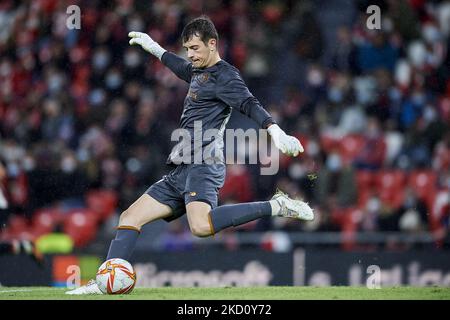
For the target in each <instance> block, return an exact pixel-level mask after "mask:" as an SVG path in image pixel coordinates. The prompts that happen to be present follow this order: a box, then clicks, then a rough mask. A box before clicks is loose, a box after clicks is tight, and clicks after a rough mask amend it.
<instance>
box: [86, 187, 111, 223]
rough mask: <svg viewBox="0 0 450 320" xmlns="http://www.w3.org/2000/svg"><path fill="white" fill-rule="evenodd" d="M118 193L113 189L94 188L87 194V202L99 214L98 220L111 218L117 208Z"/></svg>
mask: <svg viewBox="0 0 450 320" xmlns="http://www.w3.org/2000/svg"><path fill="white" fill-rule="evenodd" d="M117 202H118V197H117V193H116V192H115V191H112V190H92V191H89V192H88V193H87V195H86V204H87V206H88V208H89V209H91V210H92V211H94V212H95V213H96V214H97V217H98V220H99V221H100V222H101V221H104V220H105V219H107V218H109V217H110V216H111V215H112V214H113V213H114V212H115V210H116V208H117Z"/></svg>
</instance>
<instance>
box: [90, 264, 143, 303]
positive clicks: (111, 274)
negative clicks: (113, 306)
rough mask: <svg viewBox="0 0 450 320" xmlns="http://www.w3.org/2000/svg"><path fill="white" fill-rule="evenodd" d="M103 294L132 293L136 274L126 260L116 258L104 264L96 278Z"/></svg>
mask: <svg viewBox="0 0 450 320" xmlns="http://www.w3.org/2000/svg"><path fill="white" fill-rule="evenodd" d="M95 280H96V282H97V286H98V288H99V289H100V291H101V292H103V293H107V294H126V293H130V292H131V291H132V290H133V288H134V285H135V284H136V272H135V271H134V269H133V266H132V265H131V264H130V263H129V262H128V261H126V260H123V259H119V258H114V259H109V260H106V261H105V262H103V264H102V265H101V266H100V268H98V271H97V276H96V278H95Z"/></svg>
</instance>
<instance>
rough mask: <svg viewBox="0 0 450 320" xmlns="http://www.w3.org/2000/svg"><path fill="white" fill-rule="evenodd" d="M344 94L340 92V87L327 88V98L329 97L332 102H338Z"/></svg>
mask: <svg viewBox="0 0 450 320" xmlns="http://www.w3.org/2000/svg"><path fill="white" fill-rule="evenodd" d="M343 96H344V94H343V93H342V90H341V89H338V88H336V87H331V88H330V89H329V90H328V99H330V101H331V102H333V103H340V102H342V100H343V98H344V97H343Z"/></svg>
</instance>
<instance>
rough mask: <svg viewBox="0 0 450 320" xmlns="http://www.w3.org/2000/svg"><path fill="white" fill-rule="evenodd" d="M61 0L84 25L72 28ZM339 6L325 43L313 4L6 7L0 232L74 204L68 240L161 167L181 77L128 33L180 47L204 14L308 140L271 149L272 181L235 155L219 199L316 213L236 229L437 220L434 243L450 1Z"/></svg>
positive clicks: (449, 172)
mask: <svg viewBox="0 0 450 320" xmlns="http://www.w3.org/2000/svg"><path fill="white" fill-rule="evenodd" d="M73 4H76V5H78V6H79V7H80V8H81V28H80V29H69V28H68V27H67V25H66V22H67V18H68V16H69V14H68V13H67V12H66V10H67V8H68V7H69V6H70V5H73ZM347 4H350V6H351V8H352V9H353V10H351V11H350V13H349V14H348V13H347V15H348V18H349V19H348V21H347V23H346V24H343V25H340V26H338V27H337V28H335V29H334V30H333V31H332V32H333V37H332V38H331V39H330V38H329V37H328V38H327V37H326V36H325V35H326V31H327V32H330V30H326V29H325V28H326V26H327V25H326V23H324V22H323V20H324V19H321V17H320V15H321V14H322V13H323V11H322V10H321V4H320V1H319V2H316V1H301V2H297V1H255V2H253V1H248V0H238V1H217V0H211V1H202V0H192V1H177V0H156V1H151V2H148V1H138V0H116V1H110V2H106V1H98V0H91V1H76V0H70V1H67V0H61V1H60V0H34V1H31V0H29V1H14V0H4V1H2V2H1V3H0V162H1V163H2V165H3V167H4V168H3V170H2V169H1V168H0V180H1V183H2V190H3V194H4V196H5V199H6V200H7V203H8V208H6V207H4V208H3V209H2V208H1V207H0V210H1V211H0V212H1V214H0V222H1V223H2V225H1V231H0V234H1V235H0V237H1V238H4V239H7V238H11V237H30V238H34V237H36V236H38V235H40V234H43V233H45V232H50V231H51V230H53V229H54V227H55V224H56V222H55V223H54V221H53V220H52V219H53V217H54V216H53V214H54V213H55V212H56V211H59V212H69V213H71V214H68V213H67V214H66V217H68V216H70V217H71V219H72V218H73V219H72V220H71V219H69V218H65V220H64V230H66V232H68V233H70V232H72V234H73V235H74V237H77V236H78V237H80V234H83V232H81V231H80V230H82V229H83V228H84V230H87V229H89V228H87V227H86V224H89V223H91V225H92V226H93V227H92V228H93V230H97V229H96V227H95V226H97V225H98V224H99V223H103V222H104V221H105V220H106V219H108V218H109V217H111V216H112V215H114V214H118V213H119V212H120V211H121V210H123V209H125V208H127V207H128V206H129V205H130V204H131V203H132V202H133V201H134V200H135V199H136V198H137V197H138V196H139V195H140V194H142V192H143V191H145V189H146V188H147V187H148V186H149V185H150V184H151V183H153V182H155V181H156V180H158V179H160V177H161V176H162V175H163V174H165V173H166V172H167V171H168V168H167V167H165V165H164V163H165V159H166V157H167V155H168V154H169V152H170V148H171V146H172V144H170V143H169V142H170V134H171V132H172V131H173V130H174V129H175V128H177V126H178V121H179V117H180V115H181V112H182V107H183V99H184V97H185V95H186V91H187V84H186V83H184V82H183V81H181V80H179V79H177V78H176V77H175V76H174V75H173V74H172V73H171V72H170V70H168V69H167V68H165V67H164V66H163V65H162V64H161V63H160V62H159V61H158V60H157V59H154V58H153V57H151V56H150V55H148V54H146V53H145V52H144V51H143V50H140V49H139V48H137V47H131V46H129V45H128V37H127V34H128V32H129V31H131V30H133V31H143V32H148V33H149V34H150V35H151V36H152V37H153V38H154V39H155V40H156V41H158V42H159V43H160V44H161V45H162V46H163V47H164V48H166V49H168V50H171V51H174V52H177V53H180V54H183V52H182V50H181V49H182V48H181V43H180V39H179V35H180V34H181V30H182V28H183V26H184V25H185V24H186V23H187V22H188V21H189V20H190V19H192V18H194V17H197V16H199V15H201V14H207V15H208V16H209V17H210V18H211V19H212V21H213V22H214V23H215V25H216V28H217V30H218V32H219V35H220V41H219V50H220V52H221V57H222V58H223V59H225V60H226V61H229V62H230V63H232V64H234V65H235V66H236V67H237V68H239V69H240V71H241V73H242V75H243V77H244V79H245V80H246V82H247V84H248V86H249V88H250V90H251V91H252V93H253V94H254V95H255V96H256V97H257V98H258V99H259V100H260V101H261V102H262V104H263V105H264V106H265V108H266V109H267V110H268V111H269V112H270V113H271V114H272V115H273V116H274V118H275V119H276V121H277V122H278V123H279V124H280V126H281V127H282V128H284V129H285V130H286V132H289V133H294V134H295V135H296V136H298V137H299V138H300V141H302V143H303V145H304V146H305V150H306V151H305V153H304V154H302V155H301V156H299V157H297V158H287V157H282V158H281V165H280V170H279V172H278V173H277V174H276V175H274V176H261V175H259V170H257V166H249V165H238V164H229V165H228V171H227V180H226V182H225V185H224V187H223V188H222V190H221V192H220V202H221V203H233V202H246V201H253V200H265V199H268V198H269V197H270V196H271V194H273V192H274V190H275V188H276V187H279V188H281V189H282V190H284V191H286V192H288V193H290V194H293V195H297V196H300V197H304V198H305V199H307V200H308V201H309V202H310V203H312V205H313V206H314V208H315V211H316V216H317V218H316V220H315V221H314V222H311V223H305V224H303V223H302V224H300V223H297V222H295V221H294V222H293V221H291V220H289V219H287V220H286V219H262V220H260V221H258V222H255V223H250V224H247V225H245V226H243V227H241V228H239V229H238V230H258V231H267V230H283V231H290V230H292V231H306V232H313V231H339V230H342V231H344V232H348V233H350V234H351V233H352V232H355V231H367V232H372V231H403V232H407V233H415V232H421V231H432V232H433V233H434V234H435V236H436V237H437V238H438V239H444V237H445V236H446V235H447V234H448V230H449V225H448V222H449V219H450V218H449V215H450V214H449V212H450V200H449V197H450V196H449V193H450V130H449V128H450V2H445V1H442V2H441V1H421V0H409V1H407V0H401V1H388V0H387V1H370V3H369V2H368V1H354V2H352V1H349V2H347ZM369 4H378V5H379V6H380V8H381V12H382V14H381V29H380V30H370V29H368V27H367V25H366V22H367V18H368V14H367V13H366V8H367V7H368V5H369ZM331 40H333V41H331ZM234 121H236V122H241V123H242V122H245V121H250V120H246V119H245V118H244V117H243V116H239V115H234ZM0 200H1V199H0ZM80 208H86V210H85V211H83V210H81V211H80ZM74 210H75V211H76V210H78V211H76V212H74ZM89 212H90V214H88V213H89ZM91 216H92V217H95V218H92V219H91ZM99 216H100V217H99ZM37 217H39V219H38V218H37ZM89 221H91V222H89ZM77 226H78V228H77ZM79 226H83V228H81V227H79ZM173 229H174V230H178V227H174V228H173ZM71 230H72V231H71ZM168 230H169V229H168ZM85 232H87V231H85ZM177 232H182V231H179V230H178V231H177ZM231 232H233V231H231ZM94 233H95V232H94ZM94 237H95V234H90V235H86V236H85V237H84V238H83V237H82V238H80V239H79V240H77V241H75V243H76V244H77V245H80V246H82V245H86V244H87V243H89V241H91V240H92V239H93V238H94ZM86 239H87V240H86Z"/></svg>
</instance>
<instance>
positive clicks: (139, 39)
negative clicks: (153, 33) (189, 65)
mask: <svg viewBox="0 0 450 320" xmlns="http://www.w3.org/2000/svg"><path fill="white" fill-rule="evenodd" d="M128 36H129V37H130V38H131V39H130V42H129V43H130V45H134V44H138V45H140V46H141V47H142V49H144V50H145V51H147V52H149V53H151V54H152V55H154V56H155V57H157V58H158V59H159V60H161V57H162V55H163V54H164V52H166V51H167V50H166V49H164V48H162V47H161V46H160V45H159V44H158V42H156V41H154V40H153V39H152V38H150V36H149V35H148V34H146V33H143V32H137V31H131V32H130V33H128Z"/></svg>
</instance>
